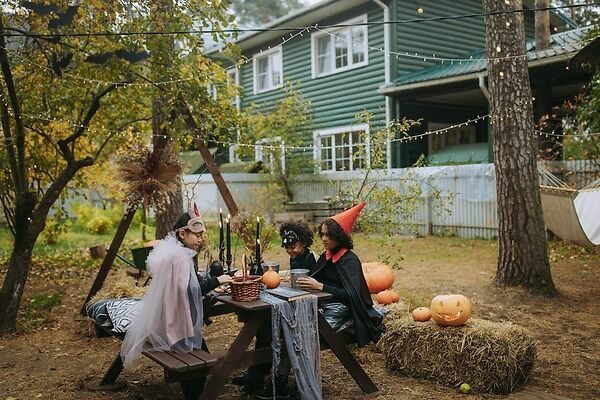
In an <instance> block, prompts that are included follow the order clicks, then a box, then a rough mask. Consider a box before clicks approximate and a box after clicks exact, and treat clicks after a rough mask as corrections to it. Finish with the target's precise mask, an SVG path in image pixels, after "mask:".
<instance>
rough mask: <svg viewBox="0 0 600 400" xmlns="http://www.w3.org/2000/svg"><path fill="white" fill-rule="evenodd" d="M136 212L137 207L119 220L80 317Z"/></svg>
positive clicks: (96, 291)
mask: <svg viewBox="0 0 600 400" xmlns="http://www.w3.org/2000/svg"><path fill="white" fill-rule="evenodd" d="M136 211H137V207H135V208H132V209H131V210H129V211H127V213H126V214H125V215H124V216H123V219H121V222H120V223H119V226H118V228H117V233H115V237H114V238H113V240H112V242H111V243H110V247H109V248H108V252H107V253H106V257H104V260H102V265H100V269H99V270H98V274H97V275H96V279H94V283H93V284H92V287H91V288H90V292H89V293H88V295H87V297H86V298H85V301H84V302H83V306H81V310H80V311H79V312H80V314H81V315H85V306H86V304H87V303H88V302H89V301H90V300H91V299H92V297H94V295H95V294H96V293H98V292H99V291H100V289H102V285H104V281H105V280H106V277H107V276H108V272H109V271H110V267H111V266H112V264H113V262H114V261H115V258H116V257H117V252H118V251H119V248H120V247H121V243H123V239H125V235H126V234H127V230H128V229H129V225H131V221H133V217H134V216H135V212H136Z"/></svg>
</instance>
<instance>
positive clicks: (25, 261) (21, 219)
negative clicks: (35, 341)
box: [0, 158, 93, 334]
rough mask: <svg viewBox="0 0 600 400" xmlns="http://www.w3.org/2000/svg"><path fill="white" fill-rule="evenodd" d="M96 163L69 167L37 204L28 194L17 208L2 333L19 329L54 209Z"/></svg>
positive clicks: (0, 302) (0, 293) (1, 298)
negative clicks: (36, 253)
mask: <svg viewBox="0 0 600 400" xmlns="http://www.w3.org/2000/svg"><path fill="white" fill-rule="evenodd" d="M92 163H93V159H91V158H85V159H82V160H79V161H75V162H74V163H71V164H69V165H67V167H66V168H65V169H64V170H63V171H62V172H61V174H59V176H58V177H57V178H56V180H55V181H54V182H53V183H52V185H50V187H49V188H48V190H47V191H46V193H45V194H44V196H43V197H42V199H41V200H40V201H39V202H37V199H36V197H35V194H34V193H32V192H25V193H24V194H21V195H20V196H19V197H18V198H17V205H16V207H15V242H14V245H13V250H12V253H11V257H10V262H9V264H8V271H7V273H6V278H5V279H4V283H3V284H2V289H0V334H4V333H12V332H14V331H15V330H16V327H17V311H18V310H19V305H20V304H21V297H22V296H23V290H24V289H25V284H26V283H27V277H28V275H29V269H30V266H31V256H32V253H33V247H34V246H35V243H36V241H37V238H38V236H39V235H40V233H41V232H42V231H43V230H44V227H45V224H46V218H47V217H48V213H49V212H50V207H52V204H54V202H56V200H57V199H58V196H59V195H60V193H61V191H62V190H63V189H64V188H65V186H66V185H67V184H68V183H69V182H70V181H71V179H72V178H73V177H74V176H75V174H76V173H77V171H79V170H80V169H81V168H83V167H85V166H89V165H91V164H92Z"/></svg>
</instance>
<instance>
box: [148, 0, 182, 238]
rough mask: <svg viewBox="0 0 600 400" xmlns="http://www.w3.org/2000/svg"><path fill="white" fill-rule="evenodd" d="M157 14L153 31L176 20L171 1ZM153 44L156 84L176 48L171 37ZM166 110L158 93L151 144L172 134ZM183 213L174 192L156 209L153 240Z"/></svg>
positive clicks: (162, 1) (160, 3)
mask: <svg viewBox="0 0 600 400" xmlns="http://www.w3.org/2000/svg"><path fill="white" fill-rule="evenodd" d="M154 4H155V8H154V9H153V11H154V13H155V14H156V17H155V18H152V21H153V25H152V29H153V30H154V31H168V30H169V29H170V27H171V26H172V25H173V23H176V22H175V21H171V18H172V13H171V10H172V9H173V1H172V0H157V1H155V3H154ZM150 40H151V41H152V44H153V47H154V52H155V54H156V58H155V62H154V64H153V65H152V79H153V80H154V81H155V82H163V81H166V80H169V72H170V70H171V68H172V67H173V56H174V54H173V47H174V45H175V43H174V40H173V37H171V36H156V37H153V38H151V39H150ZM167 109H168V99H167V97H166V94H163V93H158V94H157V96H156V97H155V98H154V99H152V142H153V143H154V145H155V146H156V145H157V144H158V143H159V141H160V140H162V139H164V137H165V136H166V137H170V136H171V135H172V132H170V129H169V115H166V114H165V110H167ZM182 212H183V192H182V191H177V192H175V193H172V194H171V195H170V196H169V197H168V202H167V204H165V205H164V206H163V207H161V208H160V209H158V210H156V214H155V216H156V230H155V239H162V238H164V237H165V236H166V234H167V233H168V232H169V231H170V230H171V229H172V227H173V224H174V223H175V221H176V220H177V217H179V215H181V214H182Z"/></svg>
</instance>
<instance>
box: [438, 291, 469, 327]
mask: <svg viewBox="0 0 600 400" xmlns="http://www.w3.org/2000/svg"><path fill="white" fill-rule="evenodd" d="M430 308H431V316H432V318H433V320H434V321H435V322H436V323H437V324H438V325H440V326H461V325H464V324H465V322H467V320H468V319H469V318H470V317H471V302H470V301H469V299H467V298H466V297H465V296H463V295H462V294H447V295H439V296H435V297H434V298H433V300H431V307H430Z"/></svg>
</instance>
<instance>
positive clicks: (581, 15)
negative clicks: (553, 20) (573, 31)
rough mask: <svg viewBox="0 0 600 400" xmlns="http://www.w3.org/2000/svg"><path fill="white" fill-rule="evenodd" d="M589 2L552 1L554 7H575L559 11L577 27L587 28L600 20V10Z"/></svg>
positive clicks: (571, 0) (577, 0) (579, 0)
mask: <svg viewBox="0 0 600 400" xmlns="http://www.w3.org/2000/svg"><path fill="white" fill-rule="evenodd" d="M590 3H594V2H591V1H588V0H552V3H551V5H552V7H560V6H574V7H569V8H565V9H563V10H562V11H559V12H561V13H563V14H565V15H567V16H569V17H570V18H571V19H572V20H573V21H574V22H575V23H576V24H577V25H579V26H587V25H592V24H596V23H597V22H598V19H600V8H599V7H598V5H597V4H591V5H588V4H590Z"/></svg>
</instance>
